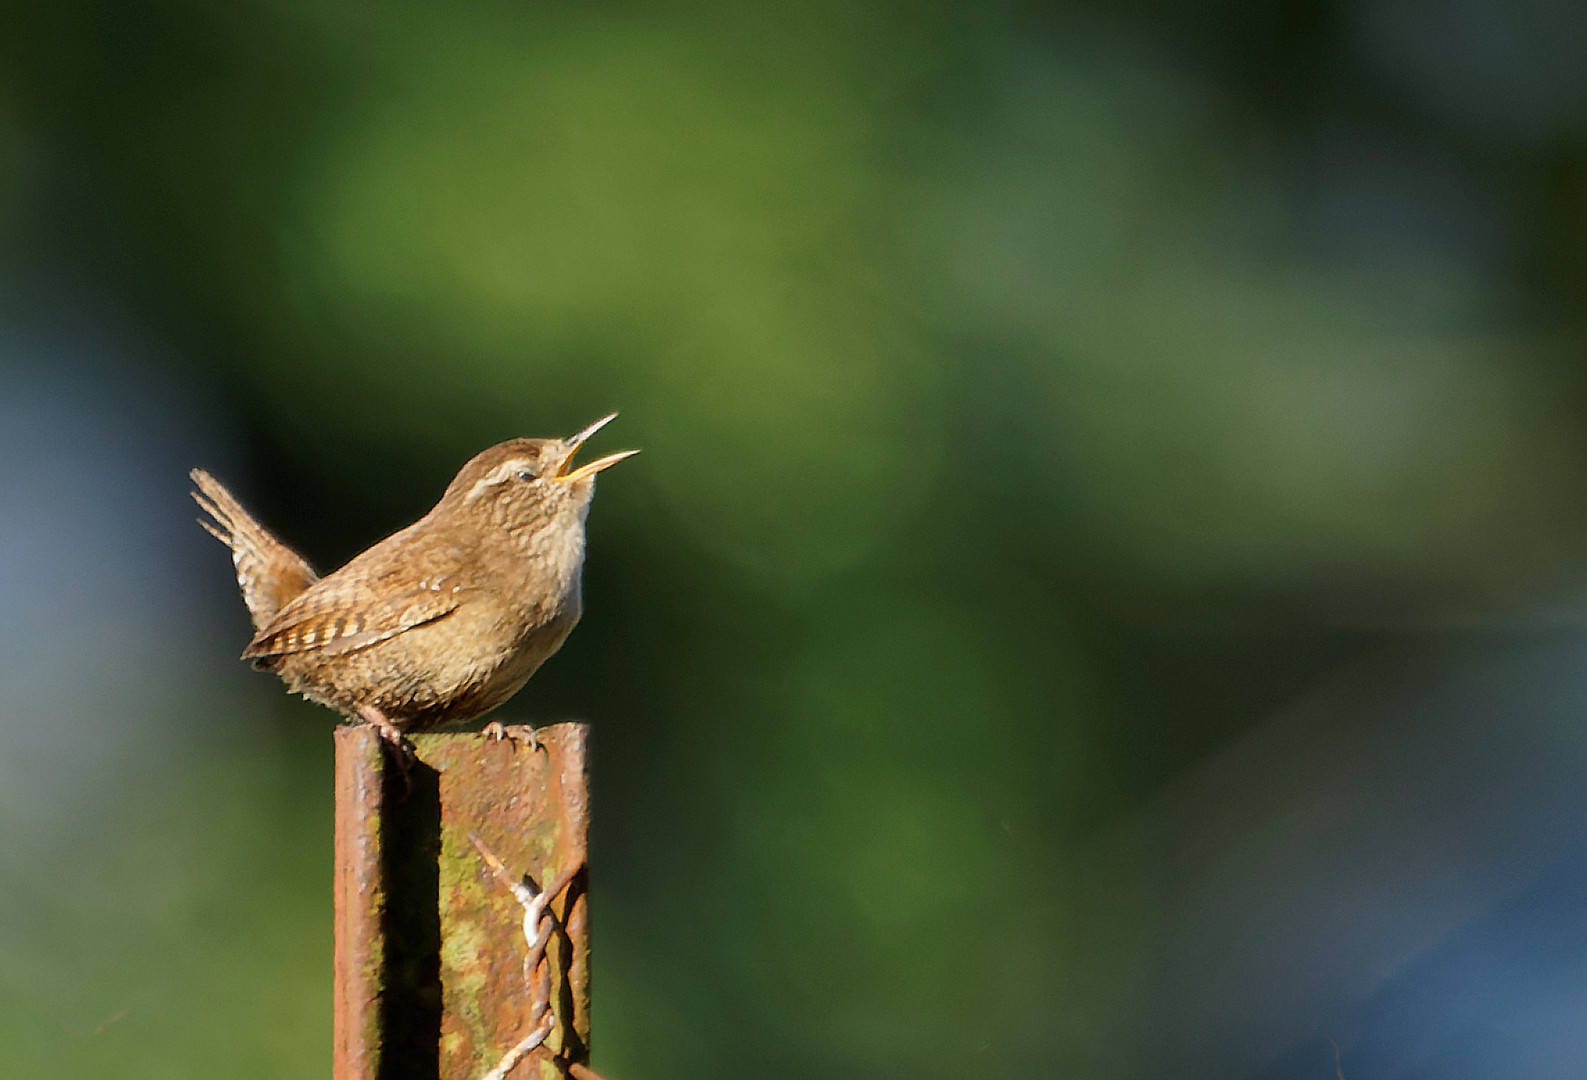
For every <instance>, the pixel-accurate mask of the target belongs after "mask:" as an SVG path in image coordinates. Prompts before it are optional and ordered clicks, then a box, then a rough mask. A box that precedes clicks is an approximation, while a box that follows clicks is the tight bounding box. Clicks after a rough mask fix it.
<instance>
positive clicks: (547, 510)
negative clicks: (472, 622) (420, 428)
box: [441, 413, 639, 530]
mask: <svg viewBox="0 0 1587 1080" xmlns="http://www.w3.org/2000/svg"><path fill="white" fill-rule="evenodd" d="M616 417H617V414H616V413H612V414H611V415H610V416H603V417H602V418H601V419H599V420H597V421H595V423H593V424H591V425H590V426H589V427H587V428H585V429H584V430H583V431H580V432H578V433H577V434H576V435H570V436H569V437H567V438H566V439H508V440H507V441H506V442H504V443H498V444H496V445H495V446H492V447H490V448H489V449H488V450H483V451H481V452H480V453H478V454H476V455H474V457H473V458H472V459H470V460H469V462H468V464H466V465H464V466H463V468H462V469H461V470H459V471H458V474H457V476H456V477H455V478H454V479H453V480H452V483H451V484H450V485H449V486H448V487H447V489H446V494H445V495H444V496H442V499H441V505H442V506H449V507H451V508H454V509H455V510H456V511H457V512H463V513H482V514H484V515H485V516H486V517H488V518H490V519H492V520H493V521H494V522H495V523H497V524H498V525H502V526H505V527H506V528H509V529H514V530H516V529H520V528H524V527H535V526H538V525H540V524H542V523H543V524H546V525H551V524H554V523H557V522H561V521H565V520H567V519H568V518H569V517H576V518H582V517H583V515H584V513H585V512H586V511H587V510H588V509H589V505H590V499H591V497H592V496H593V495H594V494H595V476H596V474H597V473H599V472H601V471H602V470H604V469H609V468H611V467H612V466H613V465H616V464H617V463H618V462H619V461H622V460H623V459H624V458H627V457H633V456H634V455H635V454H637V453H639V451H638V450H620V451H618V452H617V453H615V454H607V455H606V456H605V457H602V458H596V459H595V460H594V461H590V462H587V463H585V464H583V465H579V466H576V467H575V466H574V464H573V458H574V457H575V456H576V455H577V454H578V451H579V447H580V446H582V445H584V442H585V440H587V439H588V438H589V437H590V436H591V435H594V434H595V433H596V432H597V431H599V430H600V429H601V428H603V427H605V426H606V425H607V424H609V423H611V422H612V421H613V420H614V419H616Z"/></svg>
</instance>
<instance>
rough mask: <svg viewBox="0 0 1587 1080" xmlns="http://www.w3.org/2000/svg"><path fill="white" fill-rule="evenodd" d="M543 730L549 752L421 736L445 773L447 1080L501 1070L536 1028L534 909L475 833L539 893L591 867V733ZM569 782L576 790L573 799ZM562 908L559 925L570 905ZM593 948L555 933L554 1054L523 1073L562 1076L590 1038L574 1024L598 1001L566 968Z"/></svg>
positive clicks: (430, 760)
mask: <svg viewBox="0 0 1587 1080" xmlns="http://www.w3.org/2000/svg"><path fill="white" fill-rule="evenodd" d="M541 735H542V739H543V744H544V745H543V746H542V748H539V749H535V748H531V747H528V746H524V745H522V744H516V743H512V742H495V741H493V740H488V739H484V738H482V737H479V736H473V735H422V736H418V737H416V738H415V739H414V744H415V746H416V747H417V749H418V752H419V756H420V758H421V759H422V760H424V761H425V762H426V763H427V764H428V765H429V766H430V767H431V768H433V769H435V770H436V771H437V772H438V773H439V774H440V809H441V827H440V834H441V835H440V850H439V866H438V876H437V896H438V900H439V908H440V918H441V934H442V940H441V947H440V970H441V985H442V997H443V1002H444V1009H443V1021H442V1031H441V1036H440V1041H439V1052H440V1061H441V1075H442V1077H443V1078H445V1080H453V1078H456V1080H464V1078H468V1080H473V1078H474V1077H477V1076H479V1075H481V1074H482V1073H483V1072H485V1071H486V1070H488V1069H490V1068H492V1067H494V1066H495V1065H496V1063H497V1062H499V1061H500V1060H501V1058H502V1056H503V1055H504V1054H505V1053H506V1052H507V1051H508V1050H509V1049H510V1048H511V1047H513V1046H514V1045H515V1044H516V1043H517V1042H518V1041H519V1040H521V1039H522V1038H523V1037H524V1036H525V1035H527V1034H528V1033H529V1032H530V1031H531V1030H532V1029H533V1027H534V1024H535V1021H534V1019H533V1008H534V986H533V984H532V980H531V978H530V977H529V976H532V972H531V973H526V972H525V971H524V962H525V956H526V953H527V949H528V945H527V943H526V942H525V940H524V934H523V918H524V912H523V909H522V908H521V907H520V906H519V904H518V902H517V900H516V899H515V898H514V897H513V895H512V893H511V891H510V890H509V889H508V888H507V887H506V886H505V885H504V884H503V882H502V881H501V880H500V879H499V878H497V877H496V875H495V874H494V873H493V872H492V871H491V870H490V869H489V868H488V867H487V865H486V864H485V862H484V861H483V860H482V858H481V857H480V855H479V853H478V852H477V851H476V850H475V849H474V847H473V845H472V844H471V843H470V841H469V834H470V833H471V832H477V833H478V834H479V835H480V836H481V838H482V839H484V840H485V842H486V843H487V844H488V845H489V847H490V848H491V849H492V850H493V851H494V852H495V853H496V854H497V855H498V856H499V857H500V858H501V859H502V860H503V862H504V864H505V865H506V866H507V867H508V868H509V872H510V873H515V874H525V875H528V876H529V877H530V879H531V880H532V881H533V883H534V885H535V887H537V888H544V887H546V886H547V885H548V884H549V883H550V882H552V881H554V880H555V879H556V878H557V877H558V876H559V875H561V874H562V873H563V872H564V871H566V870H569V869H573V868H576V867H577V866H581V865H582V864H583V858H584V830H585V821H584V814H583V806H584V790H583V788H584V774H583V760H584V759H583V740H584V729H583V728H582V727H580V726H578V725H558V726H556V727H553V728H549V729H543V730H542V732H541ZM570 765H572V766H573V767H572V769H571V772H570V771H569V766H570ZM570 776H571V777H572V781H571V786H572V787H573V788H576V790H575V791H573V792H572V794H573V795H574V796H576V797H575V798H574V799H573V800H572V801H571V802H570V800H569V798H568V796H569V794H570V792H569V786H570V782H569V777H570ZM553 908H554V910H555V911H556V912H557V914H558V916H559V920H558V921H559V924H560V922H561V916H563V915H565V914H566V911H565V908H566V900H565V898H564V899H562V900H561V902H559V903H556V904H554V905H553ZM581 925H582V924H581ZM585 950H587V945H586V944H585V943H584V942H582V940H581V941H580V942H578V943H573V942H569V941H567V940H565V939H564V938H563V935H562V932H561V931H558V932H557V933H556V934H554V935H553V940H552V941H551V943H550V945H549V948H548V952H547V958H548V962H549V964H550V968H549V971H550V975H551V983H552V999H551V1000H552V1004H553V1011H554V1012H555V1015H556V1018H557V1020H558V1024H557V1026H556V1028H555V1029H554V1030H553V1031H552V1033H551V1035H550V1037H549V1038H547V1040H546V1041H545V1043H544V1044H543V1045H544V1050H539V1051H536V1052H535V1054H534V1055H533V1057H532V1058H531V1059H530V1060H534V1061H536V1062H537V1065H536V1066H535V1068H534V1069H531V1068H529V1067H528V1066H526V1065H520V1066H519V1067H518V1069H517V1070H515V1073H514V1075H515V1076H527V1075H534V1074H535V1073H536V1072H538V1073H539V1074H541V1075H543V1076H545V1077H546V1078H547V1080H550V1078H553V1077H560V1076H561V1075H562V1073H561V1071H560V1070H559V1069H558V1068H557V1067H556V1066H555V1064H553V1062H552V1061H551V1058H552V1057H553V1056H555V1055H556V1054H558V1053H559V1052H560V1051H561V1050H562V1049H563V1048H564V1047H574V1048H579V1049H580V1050H582V1047H583V1046H584V1039H583V1037H582V1036H580V1035H577V1034H573V1033H571V1032H570V1031H567V1030H564V1026H565V1025H571V1024H573V1023H574V1022H575V1017H576V1016H577V1017H578V1018H580V1019H582V1018H584V1017H587V1002H582V1003H580V1004H579V1005H578V1007H577V1009H576V1010H575V1008H574V1004H573V998H574V995H573V994H572V992H571V989H570V987H569V985H568V981H567V979H566V977H565V968H566V964H567V962H568V959H569V957H571V956H575V955H578V956H582V955H583V954H584V951H585ZM570 1035H571V1036H572V1037H569V1036H570ZM575 1060H582V1058H576V1059H575Z"/></svg>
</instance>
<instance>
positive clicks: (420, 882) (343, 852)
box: [333, 724, 590, 1080]
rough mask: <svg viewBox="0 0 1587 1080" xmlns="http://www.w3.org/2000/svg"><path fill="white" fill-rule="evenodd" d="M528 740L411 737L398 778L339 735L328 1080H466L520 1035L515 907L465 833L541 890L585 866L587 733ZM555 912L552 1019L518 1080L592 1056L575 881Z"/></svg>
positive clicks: (376, 749)
mask: <svg viewBox="0 0 1587 1080" xmlns="http://www.w3.org/2000/svg"><path fill="white" fill-rule="evenodd" d="M538 734H539V738H540V742H541V749H538V750H536V749H533V748H531V747H528V746H525V745H522V744H521V743H514V742H512V741H510V740H505V741H499V742H498V741H496V740H493V739H489V738H486V737H483V736H479V735H465V734H444V735H419V736H415V737H414V738H413V740H412V741H413V744H414V747H415V750H416V751H417V754H418V761H417V762H416V763H415V764H414V765H413V766H412V767H411V768H410V770H409V777H408V780H407V782H404V780H403V779H402V777H401V776H400V775H399V774H398V773H397V770H396V769H394V768H393V767H392V766H391V764H390V763H389V760H388V758H387V756H386V755H385V753H384V752H383V750H382V749H381V746H380V743H379V739H378V737H377V736H375V735H374V734H373V732H371V731H370V730H369V729H368V728H366V727H363V726H361V725H360V726H353V727H343V728H339V729H338V730H337V732H336V886H335V891H336V923H335V925H336V945H335V958H336V966H335V977H336V988H335V1068H334V1072H333V1076H334V1078H335V1080H408V1078H414V1080H420V1078H422V1080H475V1078H477V1077H479V1076H482V1075H483V1074H484V1073H486V1072H487V1071H488V1070H490V1069H491V1068H492V1067H494V1066H495V1065H496V1063H497V1062H498V1061H500V1060H501V1058H502V1056H503V1055H504V1054H505V1053H506V1051H507V1050H508V1049H509V1048H511V1047H512V1046H514V1045H515V1044H516V1043H517V1042H518V1040H519V1039H521V1038H523V1036H524V1035H525V1034H527V1033H528V1030H529V1024H530V1019H531V1008H532V993H531V989H530V985H529V982H530V979H529V974H530V973H526V972H525V971H524V965H523V961H524V955H525V946H524V937H523V932H522V922H523V910H522V908H520V906H519V904H518V902H517V901H516V900H515V899H514V898H513V896H512V895H511V894H510V893H509V892H508V891H507V890H506V889H504V888H502V887H501V885H500V883H499V882H498V881H496V880H495V878H494V876H493V875H492V873H491V871H490V870H489V869H488V868H487V867H486V865H485V864H484V862H483V861H482V860H481V858H480V857H479V854H478V853H477V852H476V851H475V849H474V847H473V846H472V845H471V844H470V842H469V839H468V837H469V834H470V833H471V832H472V833H476V834H478V835H479V837H480V838H481V839H483V840H484V841H485V842H486V843H487V844H488V845H489V847H490V849H491V850H492V851H494V852H495V853H496V854H497V855H498V856H499V857H500V858H501V859H502V861H503V862H504V863H506V864H507V866H509V867H511V868H512V870H513V872H515V873H523V874H526V875H528V877H529V878H530V879H531V880H532V882H533V884H534V885H535V887H537V888H544V887H545V886H546V885H547V884H548V883H549V882H551V881H554V880H556V879H557V878H558V877H559V876H560V875H562V874H564V873H566V872H568V871H570V870H572V869H573V868H575V867H578V866H581V865H583V864H584V860H585V858H586V853H587V847H586V837H587V833H588V826H589V809H588V807H589V803H588V781H587V765H586V761H587V759H586V749H587V741H588V735H589V729H588V728H587V727H586V726H585V725H582V724H557V725H554V726H552V727H548V728H542V729H541V730H540V731H539V733H538ZM551 910H552V911H553V912H554V913H555V915H556V918H557V926H558V931H557V933H555V934H553V936H552V938H551V941H550V943H549V945H548V946H547V951H546V955H547V957H548V959H549V961H550V964H549V967H550V972H551V983H552V985H551V994H552V997H551V1000H552V1003H553V1009H554V1012H555V1015H556V1017H557V1022H556V1026H555V1028H554V1029H553V1030H552V1032H551V1035H550V1036H549V1037H548V1038H547V1039H546V1041H545V1043H544V1044H543V1046H542V1047H541V1048H540V1049H538V1050H535V1051H534V1052H533V1053H531V1054H530V1055H529V1057H528V1058H526V1059H525V1060H524V1061H523V1062H521V1063H520V1064H519V1065H518V1066H517V1067H516V1068H515V1069H514V1070H513V1071H512V1073H511V1074H510V1076H511V1077H512V1080H530V1078H544V1080H552V1078H555V1077H561V1076H564V1075H566V1074H567V1070H568V1067H569V1066H572V1065H574V1064H578V1065H583V1064H585V1063H587V1062H588V1060H589V1038H590V1012H589V1006H590V988H589V906H588V899H587V896H586V893H585V875H584V874H583V873H580V874H578V875H577V876H576V877H575V878H574V879H573V882H572V884H571V885H570V886H569V887H568V889H567V890H566V892H565V893H564V895H562V896H561V897H558V898H556V899H555V900H554V901H553V902H552V904H551Z"/></svg>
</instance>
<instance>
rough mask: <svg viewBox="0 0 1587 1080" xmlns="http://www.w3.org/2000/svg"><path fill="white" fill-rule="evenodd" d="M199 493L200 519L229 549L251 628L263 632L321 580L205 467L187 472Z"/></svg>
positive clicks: (197, 498) (195, 499)
mask: <svg viewBox="0 0 1587 1080" xmlns="http://www.w3.org/2000/svg"><path fill="white" fill-rule="evenodd" d="M188 475H189V476H191V477H192V478H193V483H194V484H196V485H197V486H198V491H195V492H193V499H194V501H195V502H197V503H198V505H199V506H201V507H202V508H203V509H204V511H205V513H207V514H209V516H210V518H212V519H213V520H212V521H206V520H204V519H203V518H199V519H198V523H199V524H200V525H202V526H204V528H205V529H206V530H208V531H209V534H210V535H211V536H213V537H215V538H216V539H217V540H219V541H220V542H221V543H223V544H225V545H226V546H227V547H229V548H231V562H232V566H233V567H235V568H236V571H237V585H238V587H239V588H241V589H242V599H243V603H245V604H247V605H248V614H249V615H251V616H253V625H254V629H255V630H263V629H264V628H265V626H267V625H268V624H269V623H270V621H271V620H272V619H274V618H275V617H276V614H277V613H278V612H279V611H280V610H281V609H282V608H284V607H286V606H287V604H289V603H290V602H291V601H292V600H293V599H295V598H296V597H297V596H299V595H300V594H302V593H303V591H304V590H305V589H307V588H308V587H309V586H310V585H313V584H314V583H315V582H316V581H318V580H319V575H318V574H316V573H315V572H314V568H313V567H312V566H310V565H309V564H308V563H307V562H306V561H304V559H303V556H301V555H299V554H298V553H297V552H295V551H293V550H292V549H291V548H289V547H287V546H286V545H285V544H283V543H282V542H281V541H279V540H277V539H276V538H275V537H274V536H272V535H270V532H269V530H267V529H266V528H265V527H264V526H263V525H260V524H259V523H258V522H257V521H255V520H254V519H253V517H252V516H251V515H250V514H249V513H248V511H246V510H244V509H243V508H242V504H241V503H239V502H238V501H237V500H236V499H234V498H232V494H231V492H229V491H227V490H226V488H225V487H224V486H223V485H222V484H221V482H220V481H219V480H216V479H215V478H214V477H213V476H211V475H209V473H207V472H205V471H204V470H203V469H194V470H193V471H192V472H191V473H189V474H188Z"/></svg>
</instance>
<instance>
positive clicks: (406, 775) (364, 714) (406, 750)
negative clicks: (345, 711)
mask: <svg viewBox="0 0 1587 1080" xmlns="http://www.w3.org/2000/svg"><path fill="white" fill-rule="evenodd" d="M358 718H359V719H360V720H362V721H363V722H364V723H366V724H368V725H369V726H370V727H372V728H374V729H375V734H376V735H379V736H380V745H381V747H382V748H383V749H384V750H385V751H386V755H387V756H388V757H390V758H391V763H392V764H393V765H395V766H396V767H397V775H398V776H401V777H402V797H403V798H404V799H406V798H407V797H408V796H409V795H411V794H413V776H412V775H411V770H412V768H413V763H414V761H416V760H417V759H418V758H417V755H416V754H415V753H414V752H413V745H412V744H411V743H409V742H408V740H407V739H405V738H403V735H402V731H401V729H400V728H398V727H397V725H396V724H393V723H392V722H391V720H390V719H389V718H387V716H386V714H385V713H383V712H381V711H380V710H379V709H377V708H375V707H374V706H373V705H360V706H358Z"/></svg>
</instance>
